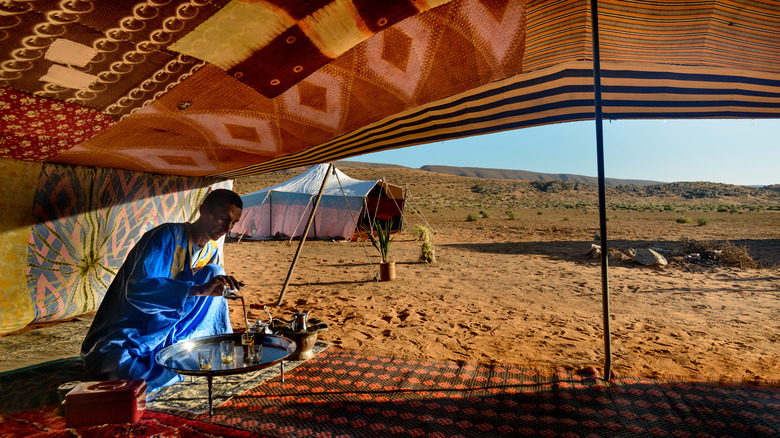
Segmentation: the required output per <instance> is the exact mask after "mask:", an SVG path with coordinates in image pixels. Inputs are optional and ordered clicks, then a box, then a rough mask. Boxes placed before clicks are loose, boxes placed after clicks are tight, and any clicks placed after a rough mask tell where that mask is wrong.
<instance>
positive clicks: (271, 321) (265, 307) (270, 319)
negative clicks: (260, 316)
mask: <svg viewBox="0 0 780 438" xmlns="http://www.w3.org/2000/svg"><path fill="white" fill-rule="evenodd" d="M263 311H264V312H265V313H266V314H267V315H268V327H271V323H273V322H274V317H273V316H271V312H269V311H268V306H263Z"/></svg>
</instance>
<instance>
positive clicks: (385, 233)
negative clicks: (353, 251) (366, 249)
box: [366, 219, 395, 281]
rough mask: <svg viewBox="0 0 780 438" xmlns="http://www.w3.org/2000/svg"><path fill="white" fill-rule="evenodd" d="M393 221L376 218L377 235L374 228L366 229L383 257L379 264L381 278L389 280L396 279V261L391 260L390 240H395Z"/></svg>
mask: <svg viewBox="0 0 780 438" xmlns="http://www.w3.org/2000/svg"><path fill="white" fill-rule="evenodd" d="M392 225H393V224H392V221H391V220H385V221H380V220H378V219H376V220H374V230H376V236H375V235H374V230H366V231H367V232H368V238H369V239H371V243H372V244H373V245H374V248H376V249H377V250H378V251H379V255H380V256H381V257H382V262H381V263H380V264H379V279H380V280H382V281H389V280H394V279H395V262H394V261H392V260H390V254H389V252H390V242H392V241H393V236H392V229H393V226H392Z"/></svg>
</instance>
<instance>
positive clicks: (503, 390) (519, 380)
mask: <svg viewBox="0 0 780 438" xmlns="http://www.w3.org/2000/svg"><path fill="white" fill-rule="evenodd" d="M79 435H80V436H84V437H92V436H97V437H103V436H105V437H108V436H149V435H155V436H184V437H186V436H229V437H244V436H270V437H316V438H335V437H344V438H346V437H364V436H370V437H408V436H411V437H423V436H425V437H442V438H443V437H462V438H467V437H494V436H507V437H514V436H517V437H522V436H541V437H546V438H549V437H562V438H576V437H615V436H624V437H635V436H640V437H643V436H648V437H656V436H658V437H665V436H668V437H681V438H684V437H696V438H703V437H773V436H780V388H779V387H777V386H747V385H726V384H718V383H711V382H683V381H662V380H648V379H636V378H616V379H613V380H612V381H610V382H605V381H603V380H601V379H599V378H598V377H597V376H577V375H571V374H567V373H556V374H542V373H539V372H536V371H534V370H528V369H522V368H517V367H510V366H482V365H478V364H471V363H448V362H428V361H422V362H421V361H416V360H406V359H398V358H391V357H381V356H363V355H360V354H357V353H351V352H343V351H325V352H323V353H321V354H320V355H319V356H317V357H315V358H313V359H311V360H309V361H308V362H306V363H304V364H302V365H300V366H298V367H297V368H295V369H294V370H292V371H291V372H289V373H288V374H287V380H286V382H284V383H282V382H281V381H280V380H279V378H278V377H277V378H275V379H272V380H270V381H268V382H266V383H263V384H261V385H259V386H258V387H257V388H255V389H253V390H250V391H247V392H245V393H243V394H241V395H239V396H236V397H234V398H233V399H232V400H230V401H228V402H226V403H224V404H222V405H221V406H220V407H218V408H217V409H215V415H214V416H213V417H208V416H201V417H198V418H197V419H195V420H190V419H185V418H181V417H177V416H173V415H167V414H162V413H159V412H149V411H147V412H146V413H145V414H144V416H143V418H142V419H141V421H140V422H139V423H137V424H134V425H106V426H94V427H89V428H78V429H65V421H64V419H63V418H62V417H59V416H58V415H57V411H56V408H55V407H54V406H49V407H47V408H45V409H43V410H28V411H22V412H16V413H11V414H4V415H2V416H0V437H7V436H8V437H10V436H36V437H59V436H63V437H65V436H79Z"/></svg>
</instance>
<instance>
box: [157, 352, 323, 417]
mask: <svg viewBox="0 0 780 438" xmlns="http://www.w3.org/2000/svg"><path fill="white" fill-rule="evenodd" d="M329 346H330V344H329V343H327V342H324V341H317V343H316V344H314V347H312V351H313V353H314V354H315V356H316V355H318V354H320V353H321V352H323V351H325V349H327V348H328V347H329ZM304 362H306V361H303V360H288V361H285V362H284V370H285V376H286V375H287V372H288V371H290V370H293V369H295V368H296V367H297V366H299V365H301V364H302V363H304ZM280 373H281V367H280V366H279V365H274V366H272V367H269V368H266V369H264V370H259V371H254V372H251V373H246V374H235V375H230V376H216V377H214V379H213V383H212V399H213V405H214V406H219V405H220V404H222V403H224V402H226V401H227V400H229V399H230V398H231V397H233V396H234V395H236V394H240V393H242V392H245V391H248V390H250V389H252V388H255V387H256V386H257V385H259V384H261V383H262V382H265V381H267V380H270V379H273V378H275V377H277V376H279V375H280ZM280 379H281V377H280ZM146 409H147V410H150V411H158V412H165V413H169V414H174V415H179V416H182V417H188V418H195V417H197V416H199V415H203V414H207V413H208V412H209V401H208V381H207V380H206V378H205V377H196V378H194V379H190V378H189V377H185V379H184V381H182V382H179V383H177V384H175V385H171V386H167V387H165V388H162V389H161V390H159V391H157V392H155V393H154V394H151V395H149V396H148V397H147V403H146Z"/></svg>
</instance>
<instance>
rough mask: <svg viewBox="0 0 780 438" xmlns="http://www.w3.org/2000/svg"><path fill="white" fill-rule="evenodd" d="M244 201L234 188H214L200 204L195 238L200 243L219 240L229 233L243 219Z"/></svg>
mask: <svg viewBox="0 0 780 438" xmlns="http://www.w3.org/2000/svg"><path fill="white" fill-rule="evenodd" d="M243 207H244V203H243V202H242V201H241V197H240V196H238V194H237V193H236V192H234V191H232V190H226V189H216V190H212V191H211V192H210V193H209V194H208V195H206V199H204V200H203V203H202V204H201V205H200V210H199V211H200V217H199V218H198V220H197V221H196V222H195V231H196V234H198V235H196V236H195V238H196V240H198V244H205V242H206V241H208V240H217V239H219V238H220V237H222V236H224V235H225V234H227V233H228V232H229V231H230V229H231V228H233V225H235V223H236V222H238V220H239V219H241V209H242V208H243Z"/></svg>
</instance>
